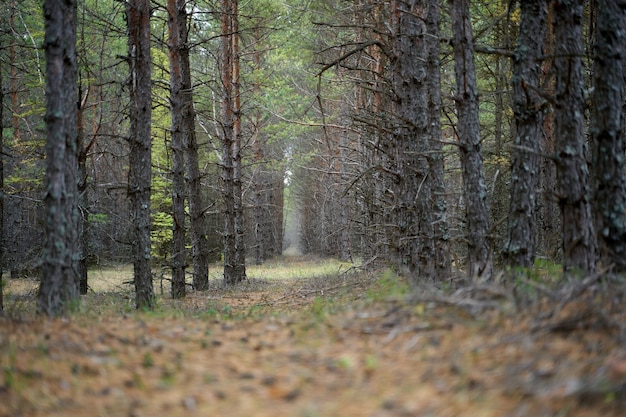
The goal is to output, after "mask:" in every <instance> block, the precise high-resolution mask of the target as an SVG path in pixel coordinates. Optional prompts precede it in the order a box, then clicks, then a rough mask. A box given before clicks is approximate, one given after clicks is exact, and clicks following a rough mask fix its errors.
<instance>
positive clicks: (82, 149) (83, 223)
mask: <svg viewBox="0 0 626 417" xmlns="http://www.w3.org/2000/svg"><path fill="white" fill-rule="evenodd" d="M88 95H89V94H88V92H86V93H85V97H84V98H82V97H81V96H80V91H79V97H78V98H79V100H80V101H79V104H78V109H77V112H76V119H77V122H76V129H77V138H76V143H77V145H76V146H77V152H78V178H77V181H78V185H77V187H78V188H77V190H78V208H79V213H78V246H77V248H76V256H77V257H78V271H77V274H78V280H79V283H80V284H79V290H80V293H81V294H87V291H88V289H89V282H88V279H87V269H88V268H87V248H88V246H89V236H88V234H87V221H88V218H89V214H88V210H87V151H88V150H87V148H86V146H85V126H84V120H83V113H84V111H85V105H86V103H87V97H88Z"/></svg>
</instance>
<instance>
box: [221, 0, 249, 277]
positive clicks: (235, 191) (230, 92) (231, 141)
mask: <svg viewBox="0 0 626 417" xmlns="http://www.w3.org/2000/svg"><path fill="white" fill-rule="evenodd" d="M237 14H238V4H237V0H222V35H221V36H222V38H221V53H220V55H221V71H220V76H221V81H222V100H221V103H220V119H221V120H220V122H221V128H222V131H221V140H222V181H223V195H224V282H225V283H226V284H227V285H234V284H236V283H238V282H240V281H243V280H244V279H245V278H246V263H245V253H246V251H245V242H244V227H243V226H244V224H243V201H242V190H241V124H240V123H241V119H240V117H241V115H240V108H239V52H238V45H239V43H238V37H239V34H238V23H237Z"/></svg>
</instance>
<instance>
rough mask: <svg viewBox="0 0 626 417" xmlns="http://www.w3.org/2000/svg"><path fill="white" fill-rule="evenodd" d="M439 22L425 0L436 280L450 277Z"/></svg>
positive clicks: (433, 7) (436, 8) (434, 3)
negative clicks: (442, 127) (426, 6)
mask: <svg viewBox="0 0 626 417" xmlns="http://www.w3.org/2000/svg"><path fill="white" fill-rule="evenodd" d="M439 21H440V8H439V1H438V0H431V1H429V2H428V13H427V16H426V30H427V32H428V38H427V39H428V61H427V63H426V65H427V70H426V72H427V74H429V76H428V78H427V81H426V82H427V83H428V86H427V88H428V94H429V99H428V114H429V119H430V121H429V124H428V126H429V141H430V143H429V148H430V151H431V153H430V155H431V157H430V172H431V174H430V175H431V176H432V183H433V187H432V202H431V204H432V213H433V222H434V223H433V227H434V231H433V233H434V235H433V238H434V247H435V275H436V276H437V277H438V278H439V279H445V278H446V277H448V276H450V273H451V265H450V234H449V231H448V219H447V212H448V204H447V202H446V183H445V156H444V153H443V144H442V139H443V138H442V129H441V74H440V71H441V61H440V59H439V39H440V32H439Z"/></svg>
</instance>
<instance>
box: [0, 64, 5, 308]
mask: <svg viewBox="0 0 626 417" xmlns="http://www.w3.org/2000/svg"><path fill="white" fill-rule="evenodd" d="M3 120H4V83H3V80H2V66H0V151H1V150H2V149H4V136H3V135H4V123H3ZM2 242H4V152H0V316H2V315H3V314H4V277H3V274H2V272H3V271H4V266H5V262H4V245H3V244H2Z"/></svg>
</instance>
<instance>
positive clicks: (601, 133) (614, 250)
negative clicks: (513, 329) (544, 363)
mask: <svg viewBox="0 0 626 417" xmlns="http://www.w3.org/2000/svg"><path fill="white" fill-rule="evenodd" d="M625 27H626V10H625V9H624V6H623V5H622V6H619V5H617V3H616V2H615V1H614V0H599V1H598V15H597V23H596V46H595V55H594V67H593V80H594V92H593V98H592V100H593V104H592V106H591V108H592V112H593V113H592V127H591V136H592V140H593V146H594V152H593V168H594V174H595V175H594V186H595V190H594V202H595V219H596V233H597V237H598V246H599V256H600V259H601V260H602V261H603V263H605V264H609V263H613V264H615V266H616V267H617V268H618V269H619V270H624V269H626V217H625V216H624V213H625V212H626V186H625V184H624V136H623V134H624V133H623V128H624V113H623V108H622V106H623V104H624V76H625V75H626V74H625V73H624V58H625V56H626V53H625V52H626V50H625V49H624V45H626V33H625V32H624V28H625Z"/></svg>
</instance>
